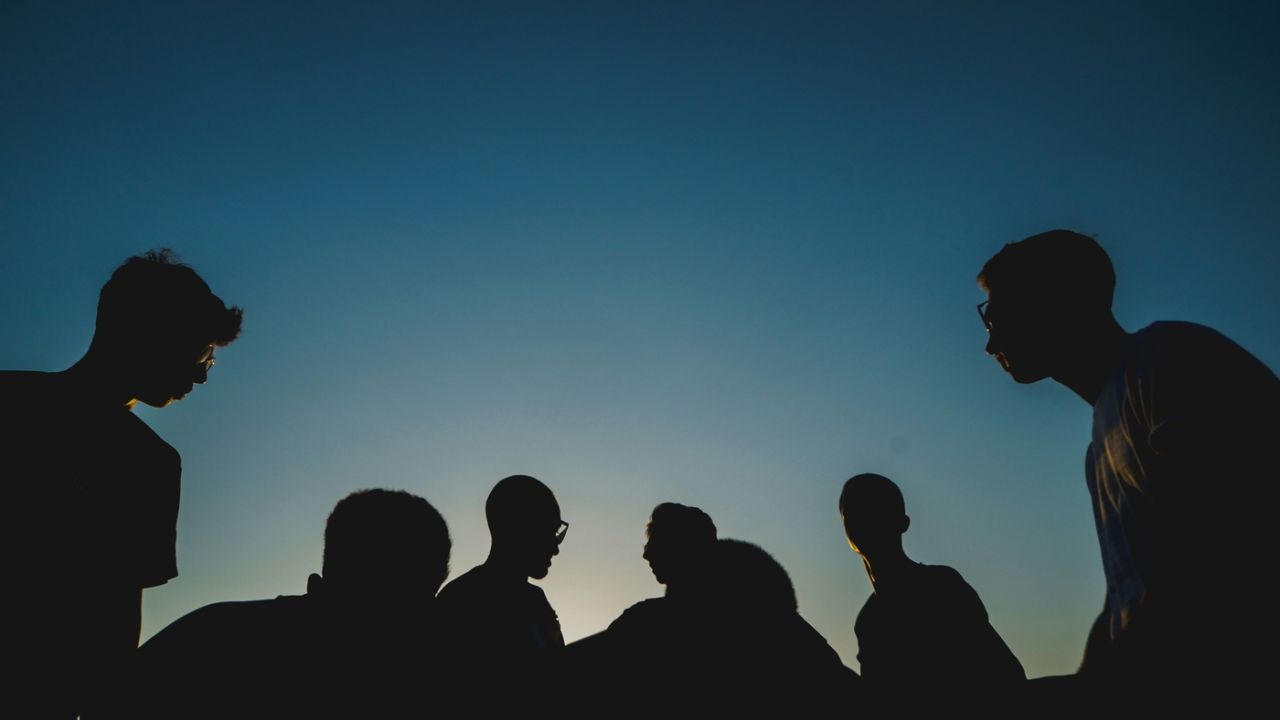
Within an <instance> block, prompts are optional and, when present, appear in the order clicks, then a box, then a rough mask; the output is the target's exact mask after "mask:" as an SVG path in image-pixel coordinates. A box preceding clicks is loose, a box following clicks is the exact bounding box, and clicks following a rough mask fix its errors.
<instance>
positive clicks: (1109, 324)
mask: <svg viewBox="0 0 1280 720" xmlns="http://www.w3.org/2000/svg"><path fill="white" fill-rule="evenodd" d="M1130 338H1131V336H1130V335H1129V333H1127V332H1125V330H1124V328H1122V327H1120V323H1118V322H1116V319H1115V317H1114V316H1112V315H1107V318H1106V320H1105V321H1103V322H1102V323H1099V324H1098V325H1096V326H1094V327H1093V328H1090V329H1089V330H1088V331H1086V332H1083V333H1081V336H1080V338H1079V339H1078V340H1077V341H1076V342H1075V343H1073V344H1072V348H1073V351H1072V352H1070V353H1069V354H1068V355H1067V356H1066V357H1064V358H1063V362H1062V363H1061V365H1060V368H1061V369H1059V370H1058V371H1057V372H1054V373H1053V374H1052V376H1051V377H1053V379H1054V380H1055V381H1057V382H1058V383H1060V384H1061V385H1064V386H1066V387H1067V388H1069V389H1070V390H1071V391H1072V392H1074V393H1075V394H1076V395H1079V396H1080V398H1081V399H1082V400H1084V401H1085V402H1087V403H1089V404H1090V405H1093V404H1096V403H1097V402H1098V396H1099V395H1101V394H1102V389H1103V388H1104V387H1106V385H1107V381H1108V380H1109V379H1110V378H1111V374H1112V373H1113V372H1115V370H1116V368H1117V367H1119V365H1120V362H1121V359H1122V358H1123V357H1124V353H1125V350H1126V349H1128V347H1129V342H1130Z"/></svg>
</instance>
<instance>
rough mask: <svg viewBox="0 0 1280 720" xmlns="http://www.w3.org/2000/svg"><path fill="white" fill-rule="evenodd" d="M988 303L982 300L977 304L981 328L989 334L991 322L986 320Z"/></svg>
mask: <svg viewBox="0 0 1280 720" xmlns="http://www.w3.org/2000/svg"><path fill="white" fill-rule="evenodd" d="M989 302H991V301H990V300H983V301H982V302H980V303H978V317H980V318H982V326H983V327H985V328H986V329H987V332H991V321H990V320H988V319H987V303H989Z"/></svg>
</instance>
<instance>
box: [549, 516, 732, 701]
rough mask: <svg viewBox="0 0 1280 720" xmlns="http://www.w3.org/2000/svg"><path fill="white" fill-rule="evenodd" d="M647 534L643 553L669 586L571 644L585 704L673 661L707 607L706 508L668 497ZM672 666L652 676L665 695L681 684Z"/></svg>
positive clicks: (572, 666)
mask: <svg viewBox="0 0 1280 720" xmlns="http://www.w3.org/2000/svg"><path fill="white" fill-rule="evenodd" d="M645 534H646V536H647V540H646V542H645V545H644V558H645V560H647V561H648V562H649V567H650V568H651V569H652V570H653V576H654V578H655V579H656V580H657V581H658V582H659V583H661V584H663V585H665V586H666V592H665V594H664V596H663V597H658V598H649V599H647V600H641V601H640V602H638V603H636V604H634V605H632V606H631V607H629V608H627V609H626V610H625V611H623V613H622V615H620V616H618V618H617V619H616V620H614V621H613V622H612V623H610V624H609V627H608V628H606V629H605V630H604V631H602V632H600V633H597V634H595V635H592V636H590V637H587V638H583V639H582V640H579V641H577V642H575V643H573V644H572V645H570V646H569V648H568V652H566V654H565V655H566V657H565V664H566V667H567V668H568V669H569V674H570V675H571V676H572V677H576V678H579V679H580V680H581V681H582V682H580V683H579V686H580V687H581V688H583V690H585V691H587V692H589V693H591V697H590V698H589V699H588V700H587V701H586V704H588V705H589V704H591V703H596V702H603V701H605V700H606V699H607V698H609V697H610V696H613V695H616V694H617V693H618V692H625V691H626V689H627V688H628V687H629V685H630V684H631V683H633V682H634V680H633V678H635V677H637V676H648V677H650V678H653V677H654V676H655V675H656V674H658V673H662V672H664V670H670V669H672V668H673V667H674V666H673V665H672V660H673V659H672V658H671V657H670V656H672V655H677V656H678V655H679V654H680V653H679V652H677V651H676V649H677V648H680V647H681V645H682V644H685V643H688V642H689V638H690V637H692V636H694V635H695V634H696V627H697V624H698V623H699V622H700V620H701V616H702V615H703V614H705V612H704V611H705V603H704V602H703V601H702V599H701V597H700V596H701V595H705V592H706V588H705V583H706V579H707V578H708V577H709V575H710V573H711V570H710V567H709V566H710V563H711V557H712V554H713V553H714V552H715V549H716V526H715V522H713V521H712V520H711V516H709V515H707V514H706V513H705V512H703V511H702V510H701V509H699V508H696V507H690V506H688V505H681V504H679V503H673V502H665V503H662V504H660V505H658V506H657V507H655V508H654V509H653V514H652V515H651V516H650V519H649V523H648V525H647V526H646V528H645ZM675 662H679V660H678V659H677V660H675ZM670 674H671V675H672V677H670V678H669V679H668V680H666V681H665V682H663V683H655V684H656V685H660V686H661V687H662V689H663V692H665V693H666V694H667V695H668V696H671V695H675V696H678V695H679V694H680V693H681V692H683V690H682V689H680V686H679V682H680V680H681V675H682V673H670ZM650 692H651V693H653V692H654V691H653V690H652V689H651V690H650ZM580 694H581V693H580Z"/></svg>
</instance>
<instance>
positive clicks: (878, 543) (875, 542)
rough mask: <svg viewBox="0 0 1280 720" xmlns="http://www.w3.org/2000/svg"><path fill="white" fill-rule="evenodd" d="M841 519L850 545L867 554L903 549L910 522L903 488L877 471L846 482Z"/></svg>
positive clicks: (842, 496)
mask: <svg viewBox="0 0 1280 720" xmlns="http://www.w3.org/2000/svg"><path fill="white" fill-rule="evenodd" d="M840 518H841V520H843V521H844V534H845V537H846V538H848V540H849V547H851V548H853V550H854V552H857V553H858V554H859V555H864V556H875V555H877V554H879V553H880V552H881V551H883V550H886V549H888V550H893V549H901V547H902V534H903V533H905V532H906V531H907V527H908V526H910V524H911V518H909V517H907V510H906V504H905V503H904V502H903V500H902V491H901V490H899V489H898V486H897V485H895V484H894V482H893V481H892V480H890V479H889V478H887V477H885V476H883V475H876V474H875V473H863V474H862V475H855V476H853V477H851V478H849V479H848V480H846V481H845V483H844V489H842V490H841V491H840Z"/></svg>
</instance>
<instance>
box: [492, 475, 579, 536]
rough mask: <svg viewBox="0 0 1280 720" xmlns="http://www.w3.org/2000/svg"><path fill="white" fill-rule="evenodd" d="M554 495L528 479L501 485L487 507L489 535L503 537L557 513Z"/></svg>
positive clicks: (513, 477)
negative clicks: (532, 521)
mask: <svg viewBox="0 0 1280 720" xmlns="http://www.w3.org/2000/svg"><path fill="white" fill-rule="evenodd" d="M559 508H560V504H559V503H557V502H556V496H555V493H553V492H551V488H549V487H547V486H546V484H544V483H543V482H542V481H541V480H538V479H537V478H533V477H529V476H528V475H511V476H509V477H505V478H503V479H501V480H499V481H498V484H497V485H494V486H493V489H492V490H490V491H489V497H488V499H486V500H485V503H484V517H485V520H486V521H487V522H488V523H489V532H490V533H494V534H501V533H502V532H504V531H507V530H511V529H523V528H525V527H526V526H527V525H528V523H529V520H530V519H531V518H537V517H541V516H544V515H551V514H553V513H558V512H559Z"/></svg>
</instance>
